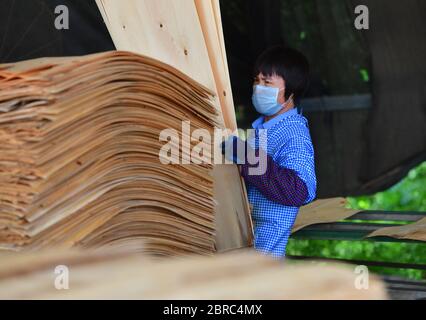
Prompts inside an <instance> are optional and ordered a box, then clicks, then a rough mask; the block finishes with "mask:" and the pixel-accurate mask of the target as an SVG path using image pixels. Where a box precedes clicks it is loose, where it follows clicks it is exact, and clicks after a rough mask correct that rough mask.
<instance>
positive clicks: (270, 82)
mask: <svg viewBox="0 0 426 320" xmlns="http://www.w3.org/2000/svg"><path fill="white" fill-rule="evenodd" d="M257 84H258V85H261V86H265V87H273V88H278V89H283V90H281V91H280V92H279V93H278V101H277V102H278V103H279V104H284V102H285V98H284V96H285V81H284V79H283V78H282V77H280V76H278V75H276V74H273V75H271V76H264V75H263V74H262V73H259V74H258V75H257V76H256V77H255V78H254V83H253V85H257Z"/></svg>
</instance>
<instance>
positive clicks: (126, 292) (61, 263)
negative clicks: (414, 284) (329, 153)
mask: <svg viewBox="0 0 426 320" xmlns="http://www.w3.org/2000/svg"><path fill="white" fill-rule="evenodd" d="M240 251H241V250H240ZM0 260H1V261H2V264H0V299H209V300H216V299H217V300H220V299H244V300H245V299H253V300H259V299H260V300H261V299H339V300H344V299H348V300H354V299H386V298H387V295H386V291H385V287H384V284H383V282H382V281H381V280H379V279H378V278H377V277H376V276H374V275H370V276H369V278H368V280H366V281H364V282H362V281H358V280H357V277H360V275H359V274H357V273H355V272H354V266H349V265H341V264H327V265H324V264H314V263H307V264H303V263H297V264H289V263H286V264H285V265H283V263H282V262H278V261H276V260H274V259H272V258H270V257H267V256H263V255H261V254H259V253H256V252H253V251H252V250H248V249H247V251H241V252H238V251H235V252H233V253H232V254H231V253H227V254H217V255H215V256H213V257H190V258H185V259H167V260H161V261H156V260H149V259H146V257H143V256H141V255H137V256H135V255H129V254H125V253H123V252H116V253H111V252H109V253H105V252H100V251H98V252H96V253H91V252H90V251H89V252H88V251H86V252H84V253H79V252H54V253H52V252H44V253H37V254H22V253H20V254H11V253H9V254H7V255H5V254H3V255H0ZM358 282H359V283H358ZM359 285H361V286H362V287H360V286H359Z"/></svg>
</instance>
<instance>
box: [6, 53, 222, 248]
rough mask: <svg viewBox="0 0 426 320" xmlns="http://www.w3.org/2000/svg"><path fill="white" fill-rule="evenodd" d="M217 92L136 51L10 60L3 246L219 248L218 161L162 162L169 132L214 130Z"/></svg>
mask: <svg viewBox="0 0 426 320" xmlns="http://www.w3.org/2000/svg"><path fill="white" fill-rule="evenodd" d="M210 97H211V93H210V92H209V90H208V89H206V88H205V87H203V86H202V85H200V84H198V83H196V82H195V81H193V80H192V79H191V78H189V77H188V76H186V75H185V74H183V73H181V72H180V71H178V70H177V69H174V68H172V67H170V66H169V65H166V64H164V63H161V62H159V61H157V60H155V59H151V58H148V57H145V56H141V55H136V54H132V53H128V52H119V51H115V52H108V53H101V54H95V55H90V56H85V57H73V58H53V59H52V58H49V59H48V58H44V59H37V60H33V61H26V62H19V63H16V64H8V65H0V247H1V248H3V249H11V250H17V251H19V250H23V249H25V250H35V249H39V248H41V247H52V246H58V247H73V246H78V247H95V248H96V247H105V246H114V247H116V246H118V247H126V248H133V249H134V250H136V251H137V250H143V251H144V252H148V253H153V254H156V255H182V254H191V253H197V254H210V253H212V252H215V250H216V248H215V221H214V220H215V219H214V218H215V202H214V197H213V181H212V177H211V169H212V165H210V164H205V163H203V164H199V165H196V164H191V165H181V164H177V165H164V164H161V163H160V161H159V150H160V148H161V146H163V145H164V142H161V141H159V135H160V132H161V131H162V130H163V129H167V128H171V129H174V130H176V132H178V133H179V134H180V138H181V139H182V138H184V137H182V131H181V127H182V120H190V121H191V130H196V129H205V130H208V131H209V132H212V130H213V128H214V126H215V125H217V123H216V121H217V118H218V114H217V111H216V109H215V108H214V106H213V105H212V104H211V103H210V100H209V98H210ZM179 147H180V151H183V150H182V146H181V145H180V146H179ZM142 242H143V245H142Z"/></svg>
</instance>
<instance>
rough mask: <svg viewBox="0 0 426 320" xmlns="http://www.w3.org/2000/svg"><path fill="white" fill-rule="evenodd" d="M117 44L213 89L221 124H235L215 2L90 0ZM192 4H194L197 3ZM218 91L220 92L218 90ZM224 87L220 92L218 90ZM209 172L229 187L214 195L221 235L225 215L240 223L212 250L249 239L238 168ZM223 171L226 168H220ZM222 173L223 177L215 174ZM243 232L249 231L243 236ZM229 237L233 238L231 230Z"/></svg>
mask: <svg viewBox="0 0 426 320" xmlns="http://www.w3.org/2000/svg"><path fill="white" fill-rule="evenodd" d="M96 2H97V4H98V7H99V9H100V11H101V14H102V16H103V18H104V21H105V23H106V25H107V28H108V30H109V32H110V34H111V37H112V39H113V41H114V44H115V46H116V48H117V49H118V50H126V51H132V52H135V53H139V54H143V55H146V56H149V57H153V58H155V59H158V60H160V61H162V62H164V63H167V64H169V65H171V66H173V67H175V68H177V69H178V70H180V71H182V72H183V73H185V74H187V75H188V76H190V77H191V78H192V79H194V80H196V81H198V82H199V83H201V84H202V85H204V86H206V87H207V88H209V89H210V90H211V91H212V92H214V93H215V97H214V98H213V101H212V103H213V104H214V105H215V106H216V107H217V109H218V111H219V114H220V118H221V120H222V125H221V126H222V128H225V127H228V128H229V129H231V130H235V128H236V121H235V111H234V109H233V103H232V92H231V87H230V81H229V73H228V71H227V70H228V68H227V62H226V52H225V46H224V42H223V34H222V31H221V29H219V28H220V25H221V21H220V19H219V18H218V17H220V8H219V4H218V2H217V1H216V2H215V1H213V2H210V1H207V2H208V3H207V2H206V6H204V5H202V4H201V2H197V3H196V2H194V0H179V1H169V0H126V1H116V0H96ZM197 4H198V6H197ZM220 92H222V95H221V94H220ZM224 93H225V94H224ZM216 170H224V172H223V173H222V174H220V175H217V174H215V175H214V184H215V190H234V191H237V192H232V193H231V192H221V193H220V194H216V195H215V199H216V201H217V203H218V204H220V205H218V206H217V207H216V221H217V225H218V226H220V228H222V227H224V228H226V229H225V230H222V231H221V232H219V234H223V235H226V234H228V235H231V234H233V233H235V232H238V230H235V229H232V228H231V227H230V225H229V224H226V223H225V221H228V220H229V218H230V216H231V218H233V219H234V221H235V222H236V223H237V222H238V224H241V223H242V227H243V228H244V229H245V231H244V234H240V235H239V237H237V238H239V239H238V240H237V241H231V240H229V241H228V240H226V241H219V242H218V244H219V245H218V247H217V250H218V251H223V250H229V249H234V248H238V247H241V244H244V245H243V246H251V245H252V239H253V237H252V224H251V217H250V212H249V210H248V208H249V205H248V200H247V196H246V192H245V187H244V183H243V181H242V179H241V177H240V176H239V173H238V170H237V168H236V167H235V169H232V170H229V169H227V168H224V167H223V168H222V165H218V168H216ZM225 171H226V173H225ZM219 176H222V177H226V179H225V180H223V179H218V178H217V177H219ZM244 235H250V236H249V237H246V236H244ZM229 239H235V237H234V236H232V237H230V238H229Z"/></svg>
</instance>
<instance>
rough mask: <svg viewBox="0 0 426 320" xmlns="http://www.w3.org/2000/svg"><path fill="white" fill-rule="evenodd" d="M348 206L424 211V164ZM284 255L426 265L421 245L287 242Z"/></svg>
mask: <svg viewBox="0 0 426 320" xmlns="http://www.w3.org/2000/svg"><path fill="white" fill-rule="evenodd" d="M348 207H350V208H353V209H362V210H389V211H392V210H394V211H426V162H424V163H422V164H421V165H420V166H418V167H417V168H415V169H413V170H411V171H410V172H409V174H408V176H407V177H406V178H404V179H403V180H402V181H401V182H399V183H398V184H396V185H395V186H393V187H392V188H390V189H389V190H387V191H384V192H379V193H377V194H374V195H371V196H362V197H356V198H348ZM287 254H288V255H295V256H299V255H300V256H315V257H327V258H337V259H348V260H351V259H358V260H367V261H368V260H374V261H387V262H401V263H415V264H426V244H423V243H420V244H419V243H398V242H369V241H337V240H296V239H290V241H289V243H288V246H287ZM370 269H371V270H372V271H375V272H378V273H381V274H388V275H399V276H404V277H407V278H411V279H422V278H423V279H426V272H425V271H420V270H403V269H390V268H373V267H371V268H370Z"/></svg>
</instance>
